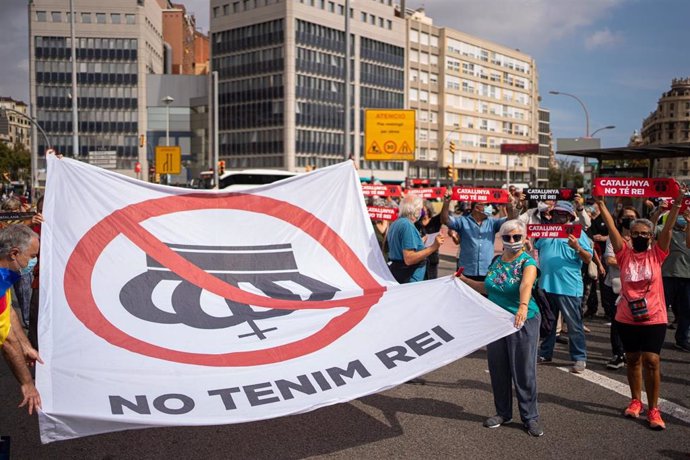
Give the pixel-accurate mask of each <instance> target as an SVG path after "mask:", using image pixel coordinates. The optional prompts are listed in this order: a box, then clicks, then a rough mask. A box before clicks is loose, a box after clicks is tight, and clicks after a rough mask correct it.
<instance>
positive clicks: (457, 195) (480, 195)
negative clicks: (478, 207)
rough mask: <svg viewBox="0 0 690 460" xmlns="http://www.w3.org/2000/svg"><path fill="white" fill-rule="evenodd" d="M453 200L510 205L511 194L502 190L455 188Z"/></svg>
mask: <svg viewBox="0 0 690 460" xmlns="http://www.w3.org/2000/svg"><path fill="white" fill-rule="evenodd" d="M452 199H453V200H457V201H476V202H478V203H509V202H510V193H508V190H504V189H502V188H473V187H453V195H452Z"/></svg>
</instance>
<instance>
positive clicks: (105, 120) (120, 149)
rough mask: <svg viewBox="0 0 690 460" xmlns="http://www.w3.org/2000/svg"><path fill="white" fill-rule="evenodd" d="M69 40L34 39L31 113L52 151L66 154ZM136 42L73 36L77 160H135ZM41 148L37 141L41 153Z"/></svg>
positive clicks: (69, 132)
mask: <svg viewBox="0 0 690 460" xmlns="http://www.w3.org/2000/svg"><path fill="white" fill-rule="evenodd" d="M71 46H72V45H71V39H70V38H69V37H44V36H36V37H34V56H35V64H34V69H35V81H36V86H35V88H36V115H37V117H36V118H37V120H38V122H39V123H40V124H41V126H42V127H43V129H44V130H45V131H46V133H47V134H48V136H49V137H50V139H51V141H52V143H53V145H54V147H55V148H56V149H57V150H58V151H59V152H62V153H71V152H72V99H71V98H72V95H71V92H72V66H71V62H70V61H71V58H72V56H71V54H72V53H71ZM137 48H138V47H137V40H136V39H128V38H77V42H76V54H77V63H78V66H77V84H78V85H79V91H78V95H79V96H78V107H79V117H78V120H79V133H80V135H79V156H82V157H87V156H88V154H89V152H93V151H115V152H117V157H118V161H120V162H122V163H123V164H122V165H121V166H120V167H122V168H129V167H131V166H132V165H131V164H130V163H131V162H132V160H134V161H136V159H137V155H138V151H137V143H138V141H137V133H138V120H137V119H138V116H137V110H138V72H137ZM45 148H46V146H45V145H44V140H43V139H42V138H40V137H39V138H38V151H39V155H42V154H43V153H44V151H45Z"/></svg>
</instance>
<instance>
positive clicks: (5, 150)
mask: <svg viewBox="0 0 690 460" xmlns="http://www.w3.org/2000/svg"><path fill="white" fill-rule="evenodd" d="M4 173H8V175H9V177H10V179H11V180H30V177H31V153H30V152H29V151H28V150H26V148H25V147H24V146H23V145H22V144H15V145H14V147H12V146H9V145H7V144H3V143H0V174H4Z"/></svg>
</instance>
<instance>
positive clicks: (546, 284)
mask: <svg viewBox="0 0 690 460" xmlns="http://www.w3.org/2000/svg"><path fill="white" fill-rule="evenodd" d="M549 214H550V215H551V223H553V224H568V223H571V222H572V221H573V220H574V219H575V218H576V214H575V209H574V208H573V205H572V204H570V203H569V202H567V201H558V202H556V205H555V206H554V207H553V209H551V210H550V211H549ZM534 248H535V249H536V250H537V251H539V268H540V269H541V276H540V277H539V287H540V288H542V289H543V290H544V292H545V293H546V297H547V299H548V301H549V305H551V308H552V309H553V310H554V313H555V317H558V312H559V311H560V312H561V315H562V316H563V320H564V321H565V322H566V323H567V324H568V343H569V346H570V359H572V360H573V361H574V364H573V367H572V368H571V371H572V372H575V373H581V372H584V370H585V366H586V361H587V346H586V344H585V332H584V329H583V324H582V311H581V310H580V305H581V304H582V293H583V289H584V285H583V283H582V264H583V263H584V264H589V262H590V261H591V260H592V257H593V254H594V251H593V250H592V246H591V245H590V243H589V238H587V235H586V234H585V232H584V231H583V232H582V234H581V235H580V238H575V237H574V236H573V235H570V236H569V237H568V238H567V239H565V238H540V239H538V240H536V241H535V243H534ZM555 343H556V325H555V320H554V324H553V325H552V328H551V334H549V336H548V337H546V338H545V339H544V340H543V341H542V343H541V347H540V350H539V362H542V363H543V362H549V361H551V358H552V356H553V347H554V345H555Z"/></svg>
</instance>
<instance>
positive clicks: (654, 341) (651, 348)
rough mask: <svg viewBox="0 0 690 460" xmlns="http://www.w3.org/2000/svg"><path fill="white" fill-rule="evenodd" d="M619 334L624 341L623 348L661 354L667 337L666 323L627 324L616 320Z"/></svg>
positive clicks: (636, 351) (635, 351) (629, 350)
mask: <svg viewBox="0 0 690 460" xmlns="http://www.w3.org/2000/svg"><path fill="white" fill-rule="evenodd" d="M616 328H617V329H618V334H619V335H620V337H621V341H622V342H623V349H624V350H625V351H626V352H630V353H639V352H647V353H656V354H657V355H658V354H661V347H663V345H664V340H665V339H666V328H667V326H666V324H650V325H649V326H642V325H638V324H626V323H620V322H618V321H616Z"/></svg>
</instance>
